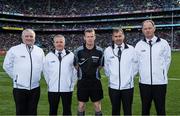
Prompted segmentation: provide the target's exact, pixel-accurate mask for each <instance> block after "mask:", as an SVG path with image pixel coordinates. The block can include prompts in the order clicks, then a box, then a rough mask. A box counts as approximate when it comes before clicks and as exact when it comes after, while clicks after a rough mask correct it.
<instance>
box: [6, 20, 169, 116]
mask: <svg viewBox="0 0 180 116" xmlns="http://www.w3.org/2000/svg"><path fill="white" fill-rule="evenodd" d="M142 32H143V34H144V35H145V37H144V39H143V40H140V41H139V42H138V43H137V44H136V46H135V48H134V47H133V46H131V45H128V44H127V43H126V42H125V39H126V38H125V34H124V32H123V30H122V29H120V28H116V29H113V32H112V45H111V46H109V47H107V48H106V49H105V50H104V52H103V50H102V48H100V47H98V46H96V45H95V39H96V37H95V31H94V29H86V30H85V31H84V40H85V43H84V44H83V45H82V46H80V47H79V48H77V49H76V50H75V51H74V53H72V52H71V51H69V50H66V49H65V38H64V36H63V35H56V36H55V37H54V39H53V44H54V47H55V49H54V50H53V51H51V52H49V53H48V54H47V55H46V56H45V57H44V52H43V50H42V49H41V48H39V47H37V46H36V45H34V42H35V32H34V31H33V30H31V29H25V30H24V31H23V32H22V40H23V44H20V45H17V46H14V47H12V48H10V50H9V51H8V52H7V54H6V57H5V60H4V63H3V68H4V70H5V71H6V72H7V73H8V75H9V76H10V77H11V78H12V79H13V86H14V89H13V96H14V100H15V104H16V114H17V115H20V114H27V115H28V114H29V115H37V105H38V101H39V96H40V87H39V81H40V77H41V71H42V70H43V73H44V77H45V80H46V83H47V86H48V101H49V105H50V108H49V114H50V115H57V112H58V104H59V101H60V98H61V100H62V105H63V115H72V113H71V103H72V92H73V88H74V85H75V82H76V79H78V82H77V99H78V112H77V114H78V115H85V103H86V102H88V101H89V98H90V99H91V101H92V102H93V105H94V110H95V115H102V111H101V100H102V99H103V90H102V85H101V81H100V78H101V77H100V76H101V75H100V72H99V71H100V69H101V68H102V67H103V68H104V71H105V74H106V76H107V77H108V79H109V97H110V101H111V105H112V115H120V109H121V102H122V106H123V112H124V115H132V103H133V91H134V89H133V88H134V77H135V75H136V74H137V73H138V72H139V75H140V77H139V88H140V96H141V102H142V115H149V114H150V107H151V103H152V100H153V101H154V103H155V108H156V111H157V114H158V115H165V97H166V89H167V83H168V79H167V73H168V69H169V65H170V61H171V49H170V46H169V44H168V43H167V41H166V40H164V39H162V38H159V37H157V36H155V24H154V22H153V21H152V20H146V21H144V22H143V24H142Z"/></svg>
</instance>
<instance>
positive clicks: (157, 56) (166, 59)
mask: <svg viewBox="0 0 180 116" xmlns="http://www.w3.org/2000/svg"><path fill="white" fill-rule="evenodd" d="M142 32H143V34H144V35H145V38H144V39H143V40H141V41H139V42H138V43H137V44H136V47H135V50H136V51H137V56H138V65H139V74H140V79H139V87H140V94H141V102H142V115H150V108H151V103H152V100H153V101H154V103H155V108H156V111H157V115H165V114H166V113H165V97H166V89H167V83H168V79H167V73H168V70H169V66H170V62H171V48H170V46H169V44H168V42H167V41H166V40H164V39H162V38H159V37H157V36H155V35H154V32H155V25H154V22H153V21H152V20H146V21H144V22H143V27H142Z"/></svg>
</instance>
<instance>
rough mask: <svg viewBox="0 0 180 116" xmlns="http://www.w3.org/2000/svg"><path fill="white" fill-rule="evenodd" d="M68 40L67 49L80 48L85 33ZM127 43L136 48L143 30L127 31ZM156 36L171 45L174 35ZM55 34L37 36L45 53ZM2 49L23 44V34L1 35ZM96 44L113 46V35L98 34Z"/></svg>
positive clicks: (179, 41)
mask: <svg viewBox="0 0 180 116" xmlns="http://www.w3.org/2000/svg"><path fill="white" fill-rule="evenodd" d="M63 35H64V36H65V38H66V48H67V49H69V50H72V51H73V50H74V49H75V48H77V47H78V46H80V45H82V44H83V42H84V40H83V33H82V34H76V33H73V34H63ZM125 35H126V42H127V43H128V44H131V45H133V46H135V44H136V43H137V42H138V41H139V40H140V39H143V38H144V37H143V35H142V32H141V30H139V31H125ZM156 35H157V36H159V37H162V38H164V39H166V40H167V41H168V42H169V44H170V45H171V42H172V34H171V31H170V30H157V32H156ZM173 35H174V40H173V46H172V47H173V48H175V49H180V31H175V32H174V34H173ZM54 36H55V34H39V33H37V34H36V45H38V46H40V47H42V48H43V49H44V50H45V52H48V51H50V50H52V49H53V42H52V40H53V37H54ZM0 41H1V42H0V49H4V50H8V49H9V48H10V47H12V46H14V45H17V44H19V43H21V33H0ZM96 44H97V45H99V46H101V47H102V48H105V47H107V46H109V45H111V33H110V32H104V33H102V32H101V33H97V34H96Z"/></svg>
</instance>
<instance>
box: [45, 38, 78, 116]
mask: <svg viewBox="0 0 180 116" xmlns="http://www.w3.org/2000/svg"><path fill="white" fill-rule="evenodd" d="M53 41H54V47H55V49H54V50H53V51H52V52H49V53H48V54H47V55H46V57H45V62H44V68H43V72H44V76H45V80H46V83H47V85H48V100H49V104H50V111H49V115H57V111H58V106H59V101H60V97H61V99H62V106H63V115H72V113H71V103H72V93H73V88H74V84H75V81H76V77H77V76H76V70H75V67H74V64H76V63H75V57H74V54H73V53H72V52H70V51H68V50H66V49H65V48H64V47H65V38H64V36H63V35H56V36H55V37H54V40H53Z"/></svg>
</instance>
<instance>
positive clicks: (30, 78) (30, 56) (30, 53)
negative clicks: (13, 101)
mask: <svg viewBox="0 0 180 116" xmlns="http://www.w3.org/2000/svg"><path fill="white" fill-rule="evenodd" d="M29 56H30V62H31V73H30V90H31V83H32V56H31V52H30V51H29Z"/></svg>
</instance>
